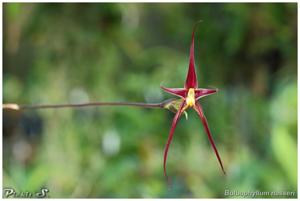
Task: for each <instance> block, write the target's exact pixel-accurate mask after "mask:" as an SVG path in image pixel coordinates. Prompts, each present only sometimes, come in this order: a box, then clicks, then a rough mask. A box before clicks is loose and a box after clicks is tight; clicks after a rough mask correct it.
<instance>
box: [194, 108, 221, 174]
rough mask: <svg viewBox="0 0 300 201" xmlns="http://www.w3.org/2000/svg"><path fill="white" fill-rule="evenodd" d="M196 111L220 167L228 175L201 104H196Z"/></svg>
mask: <svg viewBox="0 0 300 201" xmlns="http://www.w3.org/2000/svg"><path fill="white" fill-rule="evenodd" d="M194 109H195V110H196V112H197V113H198V115H199V117H200V119H201V121H202V123H203V126H204V128H205V131H206V134H207V136H208V139H209V141H210V144H211V146H212V147H213V149H214V151H215V154H216V156H217V158H218V161H219V163H220V166H221V168H222V171H223V173H224V174H226V173H225V170H224V167H223V164H222V160H221V157H220V156H219V153H218V150H217V147H216V146H215V143H214V140H213V138H212V135H211V133H210V129H209V127H208V123H207V120H206V117H205V116H204V113H203V110H202V107H201V105H200V104H199V103H196V105H195V107H194Z"/></svg>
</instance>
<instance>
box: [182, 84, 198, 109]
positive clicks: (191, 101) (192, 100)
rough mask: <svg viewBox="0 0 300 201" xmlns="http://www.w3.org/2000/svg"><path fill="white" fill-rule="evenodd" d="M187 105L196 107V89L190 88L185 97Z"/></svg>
mask: <svg viewBox="0 0 300 201" xmlns="http://www.w3.org/2000/svg"><path fill="white" fill-rule="evenodd" d="M185 102H186V106H187V107H194V106H195V102H196V101H195V89H193V88H190V89H189V91H188V94H187V97H186V99H185Z"/></svg>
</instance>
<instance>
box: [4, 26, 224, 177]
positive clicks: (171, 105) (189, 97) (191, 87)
mask: <svg viewBox="0 0 300 201" xmlns="http://www.w3.org/2000/svg"><path fill="white" fill-rule="evenodd" d="M197 24H198V23H197ZM197 24H196V25H197ZM196 25H195V27H194V30H193V33H192V44H191V48H190V64H189V70H188V74H187V78H186V82H185V85H184V88H166V87H163V86H161V88H162V89H163V90H165V91H166V92H168V93H170V94H173V95H175V96H178V97H180V99H169V100H166V101H163V102H161V103H131V102H89V103H79V104H54V105H53V104H52V105H18V104H15V103H7V104H3V109H12V110H26V109H50V108H56V109H59V108H79V107H90V106H133V107H143V108H164V109H168V110H170V111H172V112H174V113H176V114H175V117H174V119H173V122H172V126H171V130H170V133H169V138H168V141H167V144H166V147H165V152H164V175H165V176H166V177H167V173H166V161H167V156H168V150H169V146H170V143H171V141H172V138H173V135H174V131H175V128H176V125H177V122H178V120H179V118H180V116H181V115H182V113H185V110H186V109H188V108H190V107H192V108H194V110H196V112H197V114H198V115H199V117H200V119H201V121H202V124H203V126H204V128H205V132H206V134H207V136H208V139H209V141H210V143H211V145H212V147H213V149H214V151H215V154H216V156H217V158H218V161H219V163H220V165H221V168H222V171H223V173H224V174H225V171H224V168H223V164H222V161H221V158H220V156H219V153H218V150H217V148H216V146H215V143H214V141H213V138H212V135H211V133H210V130H209V127H208V123H207V120H206V118H205V116H204V113H203V110H202V107H201V105H200V103H199V102H198V100H199V99H200V98H202V97H204V96H208V95H211V94H214V93H216V92H217V89H204V88H198V80H197V75H196V71H195V59H194V33H195V28H196Z"/></svg>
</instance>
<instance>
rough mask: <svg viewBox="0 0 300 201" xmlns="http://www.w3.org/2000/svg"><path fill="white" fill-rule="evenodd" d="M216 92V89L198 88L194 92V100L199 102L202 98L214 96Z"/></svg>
mask: <svg viewBox="0 0 300 201" xmlns="http://www.w3.org/2000/svg"><path fill="white" fill-rule="evenodd" d="M216 92H218V89H202V88H198V89H196V90H195V98H196V100H199V99H200V98H202V97H204V96H208V95H211V94H214V93H216Z"/></svg>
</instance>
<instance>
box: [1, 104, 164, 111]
mask: <svg viewBox="0 0 300 201" xmlns="http://www.w3.org/2000/svg"><path fill="white" fill-rule="evenodd" d="M164 105H165V102H162V103H130V102H91V103H79V104H49V105H18V104H13V103H8V104H3V109H12V110H26V109H56V108H80V107H92V106H132V107H143V108H163V107H164Z"/></svg>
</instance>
